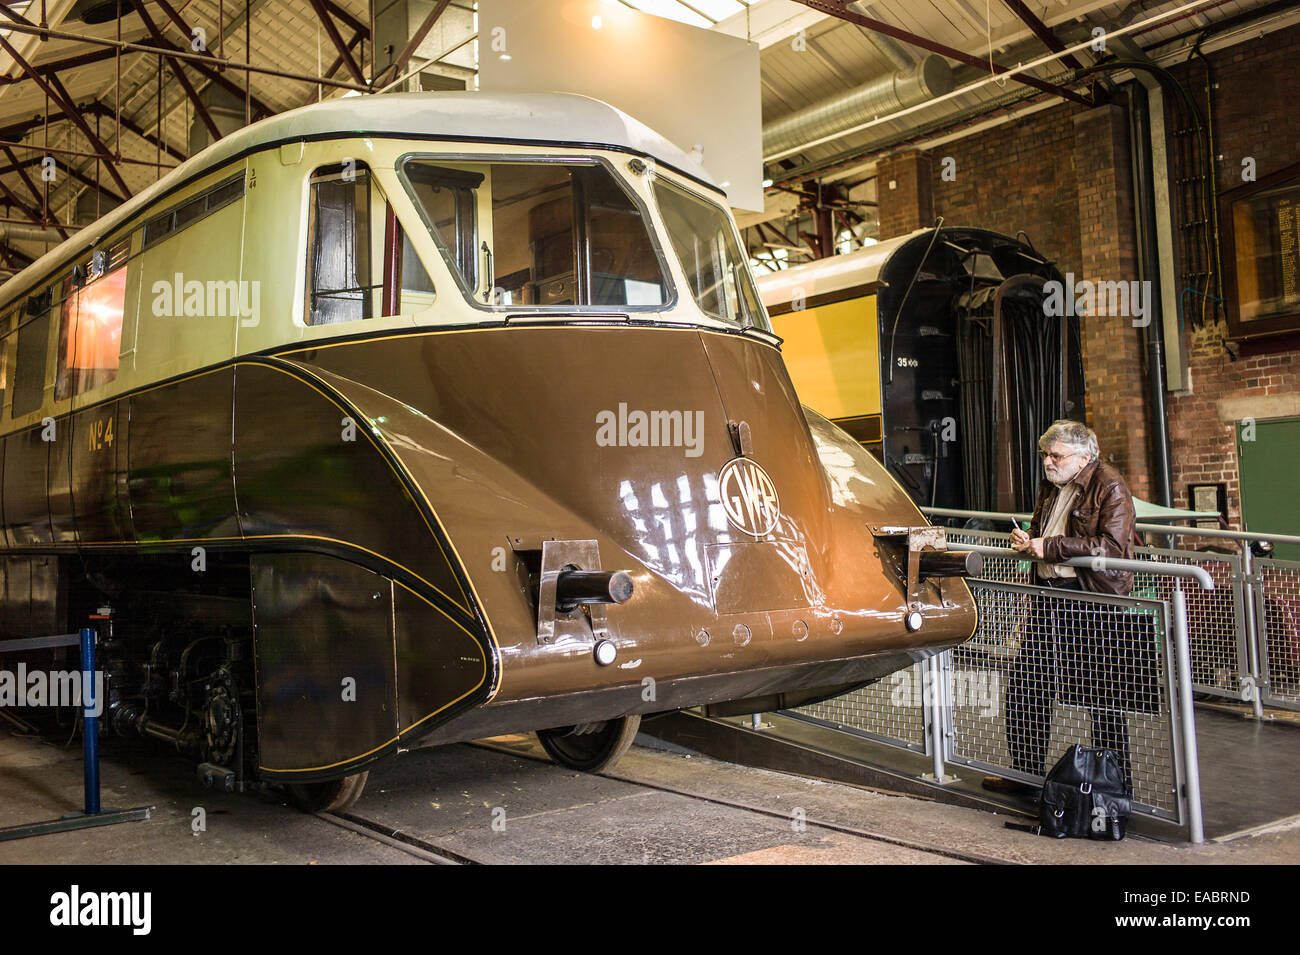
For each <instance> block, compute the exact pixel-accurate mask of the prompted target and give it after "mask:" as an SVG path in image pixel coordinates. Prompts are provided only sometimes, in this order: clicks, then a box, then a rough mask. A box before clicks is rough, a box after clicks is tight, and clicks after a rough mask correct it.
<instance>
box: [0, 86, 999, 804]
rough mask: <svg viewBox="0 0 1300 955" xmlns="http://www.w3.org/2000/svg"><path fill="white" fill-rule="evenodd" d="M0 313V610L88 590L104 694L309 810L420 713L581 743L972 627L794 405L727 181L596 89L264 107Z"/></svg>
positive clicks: (0, 625)
mask: <svg viewBox="0 0 1300 955" xmlns="http://www.w3.org/2000/svg"><path fill="white" fill-rule="evenodd" d="M0 316H2V319H0V322H2V327H0V336H2V337H0V356H2V357H0V362H3V365H0V368H2V369H3V378H2V381H3V386H4V392H3V404H2V406H0V435H2V436H3V439H2V442H0V447H2V453H3V480H2V485H0V489H2V496H0V508H2V510H0V514H2V520H0V523H2V524H3V530H2V536H0V546H2V547H3V554H2V556H0V570H2V572H3V587H2V589H0V634H2V635H3V638H7V639H11V638H16V637H24V636H32V635H41V634H47V633H61V632H66V631H68V630H70V629H75V628H76V627H78V626H81V625H83V621H84V620H85V619H86V617H87V616H88V615H89V614H91V613H94V612H95V611H96V609H97V608H100V607H102V606H105V605H108V606H111V608H112V618H113V620H112V638H111V640H109V641H108V642H107V643H106V645H105V648H104V656H105V658H106V664H105V666H106V669H107V672H108V677H109V683H110V696H109V705H110V714H109V715H110V719H109V721H108V722H109V723H110V724H111V725H112V726H113V727H114V728H115V729H116V730H118V731H120V732H124V733H125V732H139V733H143V734H145V735H149V736H154V737H158V738H162V739H165V740H168V741H170V742H171V743H174V744H175V745H177V746H178V747H181V748H184V749H186V750H187V751H190V752H192V753H194V754H195V755H196V757H197V758H198V759H200V760H201V761H203V762H204V763H205V764H206V771H207V772H209V773H218V774H220V773H227V774H230V775H232V776H233V775H238V776H240V778H243V774H244V773H245V772H246V771H247V772H249V773H251V774H253V775H255V776H256V777H258V778H260V779H262V780H266V781H270V782H275V783H281V784H287V785H289V786H290V788H291V791H293V792H294V793H296V794H297V795H298V797H299V798H300V799H301V800H302V801H303V802H304V803H306V804H308V805H313V806H317V807H319V806H323V805H327V804H332V805H335V806H338V805H341V804H343V803H346V802H348V801H350V800H351V799H355V797H356V795H357V794H358V793H359V791H360V785H361V782H362V781H363V779H364V771H365V769H366V767H367V766H368V765H369V764H370V763H371V762H373V761H374V760H376V759H379V758H381V757H383V756H385V755H388V754H391V753H394V752H395V751H396V750H397V749H398V747H399V746H408V745H410V744H411V743H412V742H413V741H415V740H417V739H419V740H423V741H425V742H450V741H456V740H464V739H470V738H475V737H481V736H485V735H491V734H494V733H502V732H519V731H533V730H537V731H541V735H542V738H543V741H544V742H545V743H546V745H547V747H548V750H549V751H550V752H551V753H552V755H553V756H554V757H555V758H556V759H557V760H559V761H561V762H564V763H566V764H568V765H573V766H579V767H584V768H600V767H602V766H604V765H608V764H609V762H610V761H611V760H612V759H613V758H616V757H617V755H618V754H619V753H620V752H621V751H622V749H623V748H624V747H625V746H626V744H627V742H628V741H629V740H630V739H631V736H632V734H634V733H635V730H636V726H637V723H638V721H639V718H640V716H641V715H643V714H652V713H658V712H664V711H669V710H674V709H678V708H682V707H688V706H699V705H709V706H715V707H721V706H724V705H725V706H727V707H729V708H730V711H731V712H749V711H754V710H757V709H760V708H761V709H767V708H774V707H781V706H788V705H796V704H798V703H799V702H803V701H808V700H811V699H814V698H822V697H826V696H829V695H834V694H836V693H839V692H844V691H846V690H847V689H849V688H851V687H854V686H858V685H862V684H863V683H865V682H869V681H871V680H873V679H878V678H879V677H881V676H882V675H884V674H886V673H888V672H890V671H892V670H894V669H896V668H898V667H899V666H901V665H904V664H906V663H907V662H909V661H911V660H913V659H916V658H918V657H919V656H921V655H923V654H926V653H928V652H933V651H937V650H940V649H943V648H946V647H950V646H952V645H954V644H956V643H958V642H960V641H962V640H963V639H965V638H966V637H968V636H969V635H970V634H971V632H972V631H973V629H974V623H975V610H974V606H973V603H972V600H971V596H970V593H969V591H968V590H967V588H966V587H965V585H964V583H963V582H962V581H960V580H957V579H946V578H944V577H943V576H942V575H944V574H952V573H960V566H958V565H963V561H962V558H961V557H960V556H959V555H951V554H950V555H944V554H941V553H940V554H936V553H934V551H935V550H942V548H943V541H942V537H941V536H939V537H936V536H935V534H934V533H933V532H922V531H918V530H913V531H911V532H909V530H908V528H918V527H920V526H921V525H925V524H926V523H927V522H926V521H925V520H924V518H923V517H922V516H921V515H920V514H919V512H918V511H917V510H916V508H915V507H914V506H913V504H912V503H911V501H909V499H908V497H907V495H906V494H904V493H903V492H902V490H900V488H899V487H898V486H897V484H895V483H894V481H893V480H892V479H891V478H890V477H889V476H888V475H887V474H886V473H885V472H884V471H883V470H882V468H881V467H880V465H879V464H878V463H877V462H876V461H875V460H874V459H873V458H872V457H871V456H870V455H868V454H867V453H866V452H865V451H864V450H863V449H862V447H861V446H860V445H859V444H858V443H857V442H856V441H854V440H853V439H852V438H851V437H849V436H848V435H847V434H845V433H844V432H842V431H841V430H839V429H838V428H836V427H835V426H833V425H832V424H831V423H830V422H828V421H827V420H825V419H824V418H821V417H820V416H818V415H816V414H814V413H811V412H809V411H806V410H805V409H803V408H802V407H801V405H800V403H799V399H798V397H797V396H796V394H795V392H794V389H793V388H792V386H791V384H790V379H789V376H788V375H787V373H786V369H785V367H784V365H783V363H782V359H781V352H780V348H779V339H778V338H777V337H776V336H774V335H773V334H772V333H771V330H770V326H769V324H768V320H767V317H766V315H765V313H764V310H763V306H762V304H761V302H760V301H759V298H758V295H757V293H756V291H755V289H754V285H753V281H752V278H751V276H750V274H749V271H748V266H747V263H746V261H745V257H744V255H743V253H742V251H741V247H740V245H739V242H738V239H737V236H736V232H735V228H734V225H733V223H732V220H731V218H730V215H729V213H728V212H727V210H726V205H725V197H724V195H723V194H722V192H721V191H720V190H719V189H718V188H717V187H716V186H714V185H713V184H712V183H711V182H710V181H709V180H708V177H707V175H706V174H705V173H704V172H703V170H702V169H700V168H699V167H697V166H696V165H694V164H693V163H692V161H691V160H690V159H689V158H688V157H687V156H686V155H684V154H683V153H681V152H680V151H679V150H678V149H676V148H675V147H673V146H671V145H670V144H669V143H667V142H666V141H665V140H663V139H662V138H660V137H658V136H657V135H655V134H654V133H653V132H651V131H650V130H648V129H646V128H645V127H643V126H641V125H640V124H638V123H636V122H635V121H633V120H631V119H630V118H628V117H627V116H625V115H623V114H621V113H619V112H618V111H616V110H614V109H612V108H610V107H608V106H606V105H604V104H601V103H598V102H596V101H594V100H590V99H586V98H583V97H577V96H569V95H500V96H495V95H486V94H411V95H392V96H381V97H368V98H349V99H343V100H339V101H334V102H327V103H323V104H319V105H316V106H311V107H307V108H304V109H301V110H296V111H294V112H290V113H286V114H283V115H281V116H277V117H274V118H272V119H268V120H265V121H263V122H261V123H258V124H255V125H253V126H250V127H248V128H245V129H243V130H241V131H239V132H236V133H234V134H232V135H230V136H228V137H227V138H225V139H223V140H221V141H220V142H218V143H216V144H214V145H213V146H211V147H209V148H208V149H206V150H205V151H203V152H202V153H200V154H199V155H197V156H195V157H193V158H192V159H190V160H188V161H187V162H185V163H184V164H183V165H181V166H180V167H178V168H177V169H174V170H172V171H171V172H170V173H169V174H168V175H166V176H165V177H164V178H162V179H161V180H160V181H159V182H158V183H156V184H155V185H154V186H153V187H151V188H150V189H148V190H147V191H145V192H144V193H142V194H140V195H138V196H136V197H135V198H133V199H132V200H131V201H129V202H128V203H126V204H125V205H123V206H121V207H119V208H118V209H116V210H114V211H113V212H111V213H110V214H109V215H107V216H106V217H104V218H103V219H101V220H100V221H98V222H97V223H95V224H94V225H93V226H91V227H88V228H86V229H83V230H82V231H81V232H79V233H77V234H76V235H75V236H74V237H73V238H71V239H69V240H68V241H66V242H65V243H63V244H62V245H60V246H59V247H57V248H55V249H54V250H53V251H51V252H50V253H48V254H47V255H46V256H45V257H43V258H42V259H41V260H40V261H38V262H37V263H35V264H34V265H32V266H31V267H29V268H28V269H26V270H25V271H23V272H22V273H20V274H19V275H17V276H15V277H14V278H13V279H11V280H10V281H9V282H8V283H6V284H5V285H4V287H3V288H0ZM939 533H940V535H941V532H939ZM3 653H4V647H3V642H0V654H3Z"/></svg>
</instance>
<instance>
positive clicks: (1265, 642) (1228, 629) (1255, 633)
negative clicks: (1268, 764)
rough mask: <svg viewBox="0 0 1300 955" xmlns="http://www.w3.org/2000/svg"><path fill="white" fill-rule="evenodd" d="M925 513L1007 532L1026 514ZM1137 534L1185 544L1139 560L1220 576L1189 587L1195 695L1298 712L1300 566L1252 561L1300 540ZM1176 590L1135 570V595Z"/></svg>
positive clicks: (962, 536) (975, 538)
mask: <svg viewBox="0 0 1300 955" xmlns="http://www.w3.org/2000/svg"><path fill="white" fill-rule="evenodd" d="M922 510H923V511H925V512H926V513H927V514H931V515H933V516H934V518H935V519H936V520H938V521H939V522H944V521H963V522H964V521H968V520H978V521H982V522H984V523H985V524H989V523H993V524H995V525H999V526H1000V525H1006V526H1010V525H1011V523H1012V521H1013V520H1022V519H1024V518H1025V517H1027V516H1028V515H1023V514H1010V513H1001V512H994V511H968V510H956V509H951V508H922ZM1135 529H1136V530H1138V531H1140V532H1141V533H1143V534H1144V535H1146V537H1147V539H1148V540H1150V541H1152V542H1154V543H1163V544H1165V545H1171V544H1172V543H1173V542H1174V541H1175V539H1177V540H1178V541H1180V542H1181V543H1182V547H1183V548H1184V549H1177V548H1174V547H1172V546H1160V547H1141V548H1138V549H1137V554H1136V557H1137V558H1138V559H1140V560H1154V561H1159V562H1163V563H1171V564H1190V565H1195V566H1198V567H1201V568H1203V569H1204V570H1206V571H1207V572H1208V573H1209V574H1210V575H1211V577H1213V578H1214V581H1215V588H1214V590H1212V591H1211V590H1203V589H1200V588H1195V587H1190V588H1184V590H1183V593H1184V594H1185V596H1186V600H1187V615H1188V631H1189V638H1190V650H1191V666H1192V686H1193V688H1194V689H1195V690H1196V692H1198V693H1206V694H1213V695H1215V696H1221V697H1225V698H1228V699H1236V700H1242V701H1248V702H1251V703H1253V705H1254V709H1255V715H1256V716H1257V717H1262V716H1263V706H1264V705H1268V706H1273V707H1279V708H1284V709H1292V710H1300V675H1298V674H1297V670H1300V664H1298V663H1297V657H1298V656H1300V598H1297V592H1298V590H1300V585H1298V583H1297V576H1298V574H1297V569H1298V568H1300V563H1296V562H1288V561H1281V560H1273V559H1271V558H1267V557H1256V556H1255V554H1264V553H1266V550H1265V548H1267V547H1268V546H1269V544H1270V543H1271V544H1272V545H1279V544H1297V543H1300V537H1297V536H1295V535H1288V534H1268V533H1259V532H1250V531H1230V530H1223V529H1221V528H1204V527H1176V526H1163V525H1155V524H1138V525H1136V528H1135ZM948 539H949V541H951V542H953V543H954V544H958V545H960V544H984V545H986V546H990V545H991V546H1005V544H1006V542H1007V540H1008V535H1006V534H1002V533H998V532H995V531H984V530H973V529H968V528H949V530H948ZM1191 548H1197V549H1191ZM1255 548H1258V549H1255ZM1223 551H1227V553H1224V552H1223ZM984 566H985V571H984V576H985V577H986V578H988V579H990V580H1001V581H1009V582H1013V583H1014V582H1028V580H1029V578H1028V564H1027V563H1026V562H1024V561H1017V560H1014V559H1011V558H998V557H985V559H984ZM1173 587H1174V584H1173V582H1172V581H1171V580H1170V579H1169V578H1168V577H1167V576H1165V575H1163V574H1144V573H1138V574H1136V577H1135V581H1134V588H1133V594H1134V596H1149V597H1156V598H1159V599H1163V600H1166V601H1168V600H1170V599H1171V597H1172V593H1173ZM1256 687H1258V692H1256V691H1255V688H1256Z"/></svg>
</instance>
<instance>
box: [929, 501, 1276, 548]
mask: <svg viewBox="0 0 1300 955" xmlns="http://www.w3.org/2000/svg"><path fill="white" fill-rule="evenodd" d="M921 513H923V514H925V515H927V516H932V517H967V518H978V519H981V520H990V521H1008V522H1010V521H1027V520H1029V519H1030V518H1032V517H1033V516H1034V515H1033V514H1032V513H1030V512H1027V511H968V510H963V509H961V508H956V507H922V508H921ZM1187 520H1191V518H1187ZM1133 529H1134V530H1136V531H1141V532H1142V533H1144V534H1161V535H1163V536H1166V537H1169V536H1173V535H1176V534H1185V535H1188V536H1192V537H1226V538H1229V539H1231V540H1252V541H1269V542H1271V543H1274V544H1300V535H1297V534H1265V533H1262V532H1256V531H1231V530H1224V529H1223V528H1219V527H1181V526H1179V525H1176V524H1150V523H1145V522H1143V523H1139V524H1134V525H1133Z"/></svg>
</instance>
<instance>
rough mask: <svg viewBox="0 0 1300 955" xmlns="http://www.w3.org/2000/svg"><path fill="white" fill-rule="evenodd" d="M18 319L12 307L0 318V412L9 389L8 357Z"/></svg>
mask: <svg viewBox="0 0 1300 955" xmlns="http://www.w3.org/2000/svg"><path fill="white" fill-rule="evenodd" d="M17 321H18V310H17V309H13V310H11V311H10V312H9V313H8V314H6V315H5V317H4V318H3V319H0V412H3V409H4V404H5V395H6V394H8V391H9V363H10V362H11V361H12V360H13V359H12V358H10V357H9V355H10V350H11V349H12V347H13V342H12V339H13V330H14V325H15V324H17Z"/></svg>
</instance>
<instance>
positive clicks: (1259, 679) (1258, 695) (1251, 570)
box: [1241, 542, 1264, 720]
mask: <svg viewBox="0 0 1300 955" xmlns="http://www.w3.org/2000/svg"><path fill="white" fill-rule="evenodd" d="M1241 599H1242V607H1241V613H1242V617H1241V619H1242V621H1243V623H1244V625H1245V628H1246V659H1247V661H1248V666H1249V667H1250V677H1251V679H1252V680H1254V682H1255V685H1254V686H1252V687H1251V688H1250V689H1251V695H1250V701H1251V706H1252V707H1253V708H1254V710H1255V719H1257V720H1262V719H1263V718H1264V701H1263V699H1262V697H1263V695H1264V694H1263V683H1264V680H1263V676H1264V674H1263V670H1262V669H1261V668H1260V660H1259V645H1260V644H1259V621H1258V620H1257V619H1255V555H1254V552H1252V551H1251V549H1250V543H1249V542H1247V543H1246V546H1245V547H1243V548H1242V549H1241Z"/></svg>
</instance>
